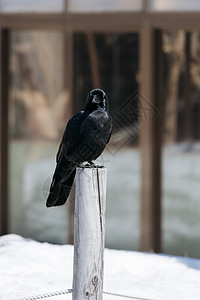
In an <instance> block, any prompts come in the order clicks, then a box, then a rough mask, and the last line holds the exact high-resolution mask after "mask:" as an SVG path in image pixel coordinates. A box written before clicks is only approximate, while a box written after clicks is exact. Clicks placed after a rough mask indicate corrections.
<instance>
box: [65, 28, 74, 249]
mask: <svg viewBox="0 0 200 300" xmlns="http://www.w3.org/2000/svg"><path fill="white" fill-rule="evenodd" d="M65 35H66V36H65V55H66V63H65V65H66V85H67V91H68V96H69V102H68V105H69V106H68V116H69V117H71V116H72V114H73V113H74V107H75V103H74V39H73V32H72V31H67V32H65ZM74 197H75V193H74V185H73V187H72V191H71V193H70V197H69V200H68V204H69V205H68V216H67V220H68V232H67V242H68V243H69V244H73V243H74Z"/></svg>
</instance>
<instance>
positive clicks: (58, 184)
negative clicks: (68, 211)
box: [46, 167, 76, 207]
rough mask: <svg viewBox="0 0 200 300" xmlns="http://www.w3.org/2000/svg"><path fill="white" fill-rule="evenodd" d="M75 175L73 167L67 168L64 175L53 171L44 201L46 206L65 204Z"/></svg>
mask: <svg viewBox="0 0 200 300" xmlns="http://www.w3.org/2000/svg"><path fill="white" fill-rule="evenodd" d="M75 175H76V168H75V167H74V168H69V169H68V171H67V172H66V174H65V176H64V177H63V176H60V175H59V174H56V171H55V173H54V176H53V180H52V183H51V187H50V191H49V196H48V198H47V202H46V206H47V207H51V206H59V205H63V204H65V202H66V201H67V198H68V196H69V193H70V191H71V187H72V185H73V182H74V177H75Z"/></svg>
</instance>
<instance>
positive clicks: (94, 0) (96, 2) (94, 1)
mask: <svg viewBox="0 0 200 300" xmlns="http://www.w3.org/2000/svg"><path fill="white" fill-rule="evenodd" d="M68 10H69V11H70V12H101V11H102V12H103V11H140V10H142V0H118V1H116V0H109V1H107V0H86V1H85V0H69V1H68Z"/></svg>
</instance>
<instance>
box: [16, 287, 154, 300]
mask: <svg viewBox="0 0 200 300" xmlns="http://www.w3.org/2000/svg"><path fill="white" fill-rule="evenodd" d="M71 293H73V290H72V289H68V290H63V291H59V292H51V293H46V294H42V295H38V296H31V297H24V298H20V299H19V298H18V299H14V300H38V299H44V298H49V297H54V296H61V295H66V294H71ZM103 293H104V294H106V295H110V296H115V297H121V298H129V299H135V300H153V299H150V298H141V297H134V296H128V295H123V294H117V293H111V292H105V291H104V292H103Z"/></svg>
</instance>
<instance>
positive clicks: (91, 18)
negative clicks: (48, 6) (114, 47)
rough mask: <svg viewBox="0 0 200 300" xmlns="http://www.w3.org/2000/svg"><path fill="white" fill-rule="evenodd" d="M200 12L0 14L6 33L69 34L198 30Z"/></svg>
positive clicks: (199, 27) (0, 20)
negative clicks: (41, 32)
mask: <svg viewBox="0 0 200 300" xmlns="http://www.w3.org/2000/svg"><path fill="white" fill-rule="evenodd" d="M199 18H200V12H103V13H58V14H53V13H47V14H44V13H41V14H40V13H37V14H36V13H32V14H31V13H12V14H0V26H1V27H2V28H6V29H46V30H53V29H54V30H67V29H69V30H72V31H101V32H102V31H104V32H108V31H114V32H116V31H118V32H132V31H135V30H140V29H142V28H143V27H144V26H145V22H148V23H149V24H150V25H151V27H152V28H155V29H161V30H162V29H163V30H164V29H171V30H176V29H185V30H198V29H200V25H199Z"/></svg>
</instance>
